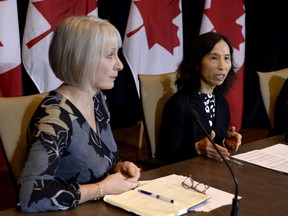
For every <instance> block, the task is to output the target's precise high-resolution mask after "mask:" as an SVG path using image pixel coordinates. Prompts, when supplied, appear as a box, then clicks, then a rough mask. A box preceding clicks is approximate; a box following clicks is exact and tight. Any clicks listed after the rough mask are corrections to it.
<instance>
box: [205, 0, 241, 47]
mask: <svg viewBox="0 0 288 216" xmlns="http://www.w3.org/2000/svg"><path fill="white" fill-rule="evenodd" d="M243 5H244V4H243V0H240V1H239V0H237V1H235V0H214V1H211V7H210V8H209V9H205V10H204V13H205V14H206V16H207V17H208V18H209V19H210V20H211V22H212V23H213V25H214V30H215V31H216V32H219V33H221V34H223V35H225V36H227V37H228V38H229V40H230V41H231V43H232V45H233V47H234V48H235V49H238V50H239V49H240V48H239V45H240V44H241V43H242V42H244V37H243V35H242V33H241V30H242V26H241V25H239V24H237V23H236V20H237V19H238V18H239V17H240V16H242V15H243V14H244V13H245V10H244V8H243Z"/></svg>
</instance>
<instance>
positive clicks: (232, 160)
mask: <svg viewBox="0 0 288 216" xmlns="http://www.w3.org/2000/svg"><path fill="white" fill-rule="evenodd" d="M228 161H231V162H232V163H234V164H237V165H239V166H240V167H243V166H244V164H243V163H241V162H240V161H238V160H235V159H232V158H231V157H230V158H229V160H228Z"/></svg>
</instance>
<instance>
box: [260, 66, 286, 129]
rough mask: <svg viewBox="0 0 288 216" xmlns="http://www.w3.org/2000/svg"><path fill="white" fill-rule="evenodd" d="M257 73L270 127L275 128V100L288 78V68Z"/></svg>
mask: <svg viewBox="0 0 288 216" xmlns="http://www.w3.org/2000/svg"><path fill="white" fill-rule="evenodd" d="M257 74H258V77H259V84H260V90H261V96H262V100H263V102H264V106H265V110H266V113H267V116H268V119H269V122H270V127H271V128H274V110H275V102H276V99H277V96H278V95H279V93H280V90H281V88H282V86H283V84H284V82H285V80H286V78H288V68H284V69H281V70H277V71H270V72H260V71H257Z"/></svg>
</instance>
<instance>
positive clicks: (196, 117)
mask: <svg viewBox="0 0 288 216" xmlns="http://www.w3.org/2000/svg"><path fill="white" fill-rule="evenodd" d="M190 113H191V117H192V119H193V121H195V122H196V123H197V124H198V126H199V127H200V128H201V129H202V130H203V132H204V133H205V135H206V137H207V138H208V139H209V141H210V142H211V143H212V145H213V147H214V148H215V149H216V151H217V152H218V154H219V155H220V157H221V158H222V159H223V161H224V163H225V164H226V166H227V167H228V169H229V171H230V173H231V175H232V177H233V180H234V183H235V193H234V198H233V201H232V209H231V214H230V215H231V216H237V215H238V206H239V200H238V179H237V177H236V175H235V174H234V172H233V171H232V169H231V167H230V165H229V164H228V163H227V160H226V159H225V158H224V156H223V155H222V153H221V152H220V150H219V149H218V147H217V145H216V144H215V143H214V141H213V140H212V139H211V137H210V135H209V134H208V132H207V131H206V129H205V128H204V126H203V125H202V124H201V122H200V120H199V115H198V113H197V112H196V110H194V109H191V110H190Z"/></svg>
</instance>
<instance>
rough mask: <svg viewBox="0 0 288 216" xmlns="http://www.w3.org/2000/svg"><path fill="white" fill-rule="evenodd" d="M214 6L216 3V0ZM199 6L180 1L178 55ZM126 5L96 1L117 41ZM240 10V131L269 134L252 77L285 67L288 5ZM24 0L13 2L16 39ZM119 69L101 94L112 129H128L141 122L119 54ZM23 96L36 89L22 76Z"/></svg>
mask: <svg viewBox="0 0 288 216" xmlns="http://www.w3.org/2000/svg"><path fill="white" fill-rule="evenodd" d="M214 1H215V0H214ZM216 1H217V0H216ZM204 2H205V1H204V0H182V11H183V34H184V35H183V39H184V55H185V53H186V52H187V47H189V44H190V41H191V39H192V38H193V37H195V36H197V35H198V34H199V29H200V25H201V19H202V12H203V7H204ZM130 3H131V0H98V4H99V17H101V18H105V19H108V20H110V21H111V23H112V24H114V25H115V26H116V27H117V28H118V30H119V32H120V34H121V35H122V37H123V36H124V33H125V28H126V22H127V19H128V15H129V9H130ZM244 4H245V8H246V56H245V77H244V82H245V83H244V115H243V124H242V127H257V128H269V121H268V117H267V115H266V112H265V109H264V105H263V102H262V98H261V93H260V88H259V84H258V76H257V74H256V71H263V72H264V71H267V72H268V71H272V70H278V69H282V68H285V67H288V52H287V50H288V24H287V23H288V13H287V9H288V1H283V0H264V1H263V0H253V1H251V0H244ZM27 5H28V0H18V8H19V9H18V10H19V23H20V36H21V37H22V34H23V30H24V25H25V19H26V11H27ZM120 58H121V60H122V61H123V64H124V69H123V71H121V72H120V73H119V76H118V78H117V80H116V82H115V87H114V88H113V89H112V90H109V91H106V94H107V97H108V100H109V104H110V111H111V122H112V127H113V128H123V127H129V126H132V125H134V124H136V123H137V122H138V121H139V120H140V119H141V104H140V101H139V98H138V95H137V91H136V88H135V84H134V80H133V77H132V74H131V71H130V69H129V67H128V65H127V63H126V61H125V59H124V57H123V55H122V52H121V50H120ZM23 71H24V72H23V85H24V94H25V95H29V94H33V93H37V92H38V91H37V89H36V87H35V86H34V84H33V82H32V81H31V80H30V78H29V76H28V75H27V73H26V72H25V70H23Z"/></svg>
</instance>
